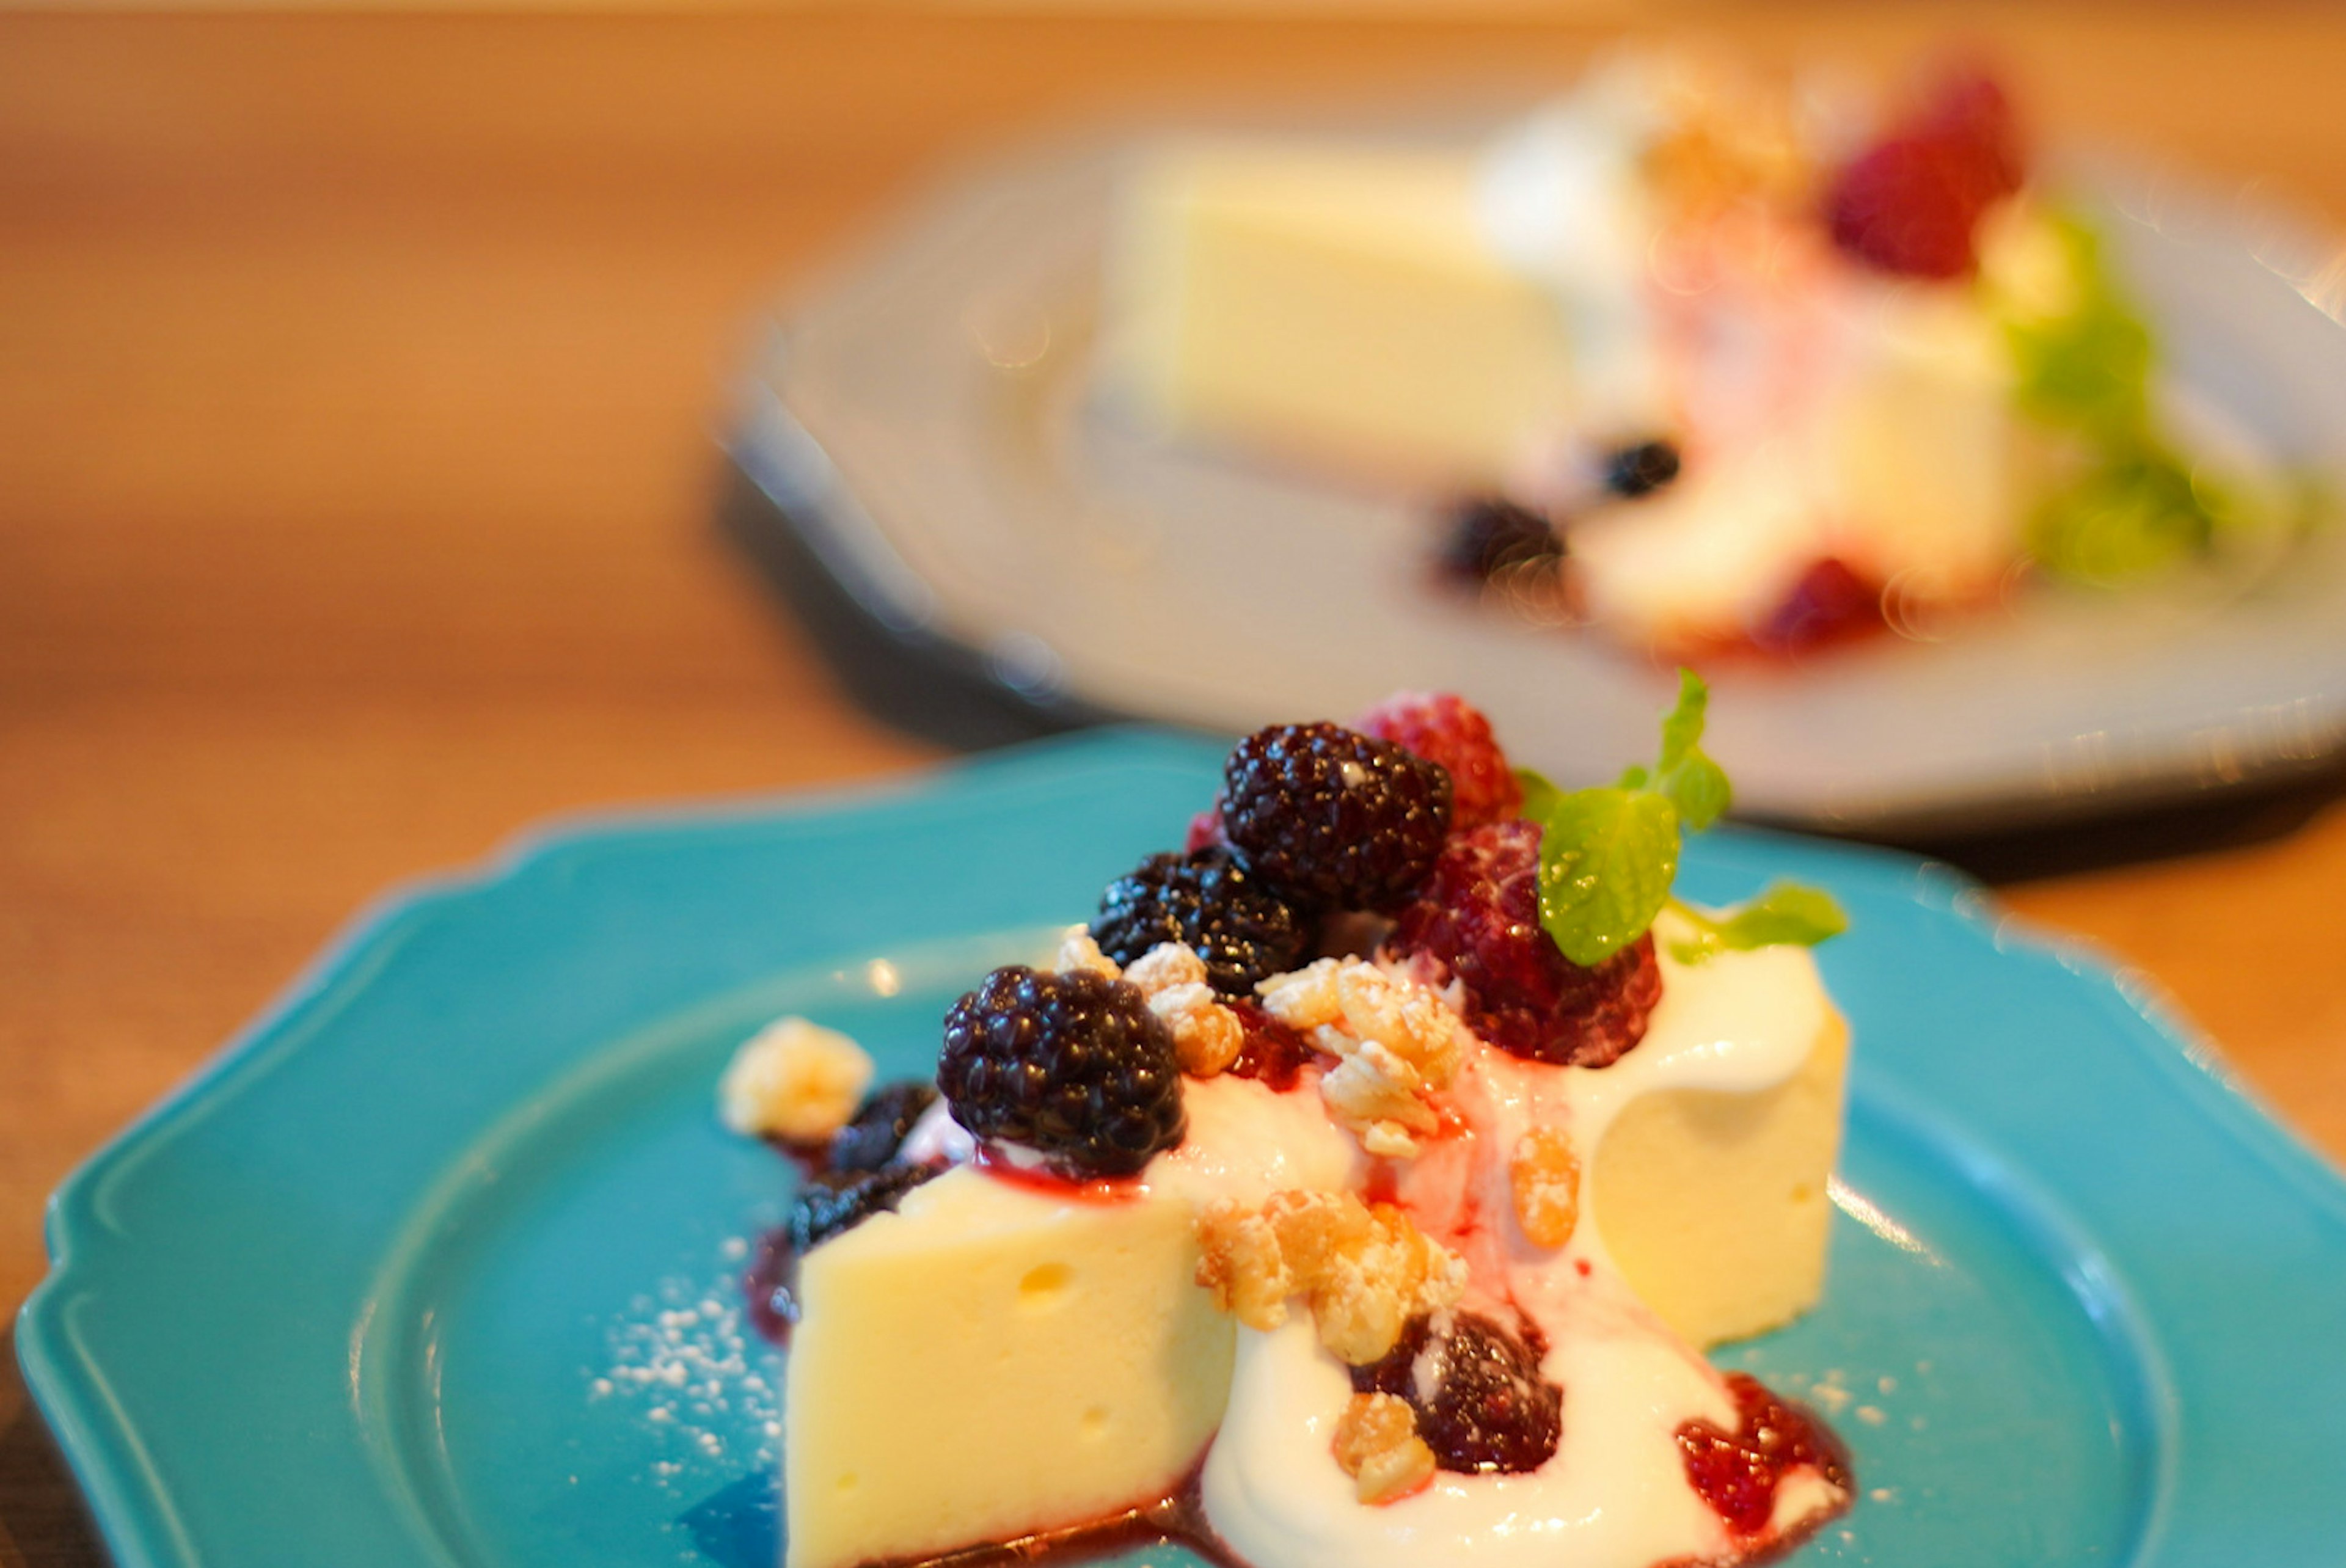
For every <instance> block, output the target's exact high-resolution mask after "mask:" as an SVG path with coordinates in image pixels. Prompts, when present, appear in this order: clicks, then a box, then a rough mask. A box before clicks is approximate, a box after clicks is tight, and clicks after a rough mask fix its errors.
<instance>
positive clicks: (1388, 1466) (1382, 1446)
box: [1335, 1394, 1434, 1502]
mask: <svg viewBox="0 0 2346 1568" xmlns="http://www.w3.org/2000/svg"><path fill="white" fill-rule="evenodd" d="M1335 1450H1336V1463H1337V1466H1338V1467H1339V1468H1340V1469H1341V1470H1342V1471H1343V1472H1344V1473H1345V1474H1346V1475H1349V1476H1351V1477H1352V1481H1353V1495H1354V1496H1356V1497H1358V1498H1359V1499H1360V1500H1361V1501H1362V1502H1392V1500H1393V1499H1394V1498H1397V1497H1405V1496H1407V1495H1408V1494H1409V1493H1411V1492H1415V1491H1416V1490H1417V1489H1418V1488H1419V1487H1421V1486H1423V1485H1424V1484H1425V1483H1426V1482H1427V1481H1431V1480H1433V1471H1434V1460H1433V1450H1432V1449H1430V1448H1428V1447H1426V1446H1425V1440H1424V1439H1423V1438H1421V1437H1419V1436H1418V1435H1417V1412H1416V1411H1414V1410H1411V1409H1410V1408H1409V1401H1408V1400H1404V1399H1403V1398H1401V1397H1400V1396H1399V1395H1397V1394H1354V1395H1353V1396H1352V1402H1351V1403H1350V1404H1348V1405H1346V1406H1345V1407H1344V1413H1343V1414H1342V1415H1341V1416H1339V1417H1338V1418H1337V1419H1336V1437H1335Z"/></svg>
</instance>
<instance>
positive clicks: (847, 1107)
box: [717, 1017, 872, 1144]
mask: <svg viewBox="0 0 2346 1568" xmlns="http://www.w3.org/2000/svg"><path fill="white" fill-rule="evenodd" d="M871 1083H872V1058H871V1057H869V1056H867V1055H865V1054H863V1048H862V1046H861V1045H858V1044H856V1043H855V1042H854V1041H852V1040H850V1039H849V1038H848V1037H847V1036H846V1035H844V1034H841V1033H839V1032H838V1031H837V1030H835V1029H825V1028H823V1027H822V1026H821V1024H819V1023H809V1022H807V1020H805V1019H803V1018H796V1017H792V1018H780V1019H777V1020H775V1021H774V1022H773V1023H770V1024H768V1025H766V1027H765V1028H763V1029H761V1030H760V1031H759V1032H758V1033H755V1034H753V1035H751V1036H750V1038H749V1039H748V1040H746V1041H744V1042H743V1043H742V1044H741V1048H740V1049H739V1050H738V1051H736V1052H734V1053H733V1060H732V1062H731V1063H730V1064H729V1065H728V1066H727V1067H726V1069H725V1075H724V1077H723V1078H721V1079H719V1081H718V1084H717V1114H718V1116H719V1118H720V1119H721V1120H722V1121H723V1122H724V1124H725V1125H727V1126H729V1127H730V1128H732V1129H733V1130H734V1131H735V1132H737V1133H742V1134H746V1135H749V1136H751V1137H775V1138H781V1139H784V1140H786V1141H788V1142H790V1143H797V1144H817V1143H821V1142H822V1140H824V1139H825V1138H828V1137H830V1136H831V1135H832V1134H833V1133H836V1132H837V1131H839V1129H840V1128H841V1127H843V1126H845V1125H847V1123H848V1120H849V1119H850V1118H851V1117H852V1116H853V1115H855V1107H856V1106H857V1105H859V1104H861V1103H862V1099H863V1091H864V1090H865V1089H866V1088H868V1087H870V1086H871Z"/></svg>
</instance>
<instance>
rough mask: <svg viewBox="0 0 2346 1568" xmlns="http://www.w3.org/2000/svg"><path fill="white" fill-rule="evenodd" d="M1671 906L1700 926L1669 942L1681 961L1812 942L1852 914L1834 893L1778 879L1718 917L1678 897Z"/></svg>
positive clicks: (1835, 932)
mask: <svg viewBox="0 0 2346 1568" xmlns="http://www.w3.org/2000/svg"><path fill="white" fill-rule="evenodd" d="M1671 906H1672V908H1674V909H1675V910H1676V911H1678V915H1679V917H1680V918H1682V919H1684V920H1685V921H1687V922H1688V923H1689V924H1690V925H1692V926H1693V927H1694V928H1695V932H1696V935H1695V936H1694V937H1693V938H1692V940H1690V941H1687V942H1675V943H1673V944H1672V945H1671V948H1670V956H1671V957H1673V958H1675V959H1677V960H1678V962H1680V963H1700V962H1703V960H1705V959H1707V958H1711V957H1715V956H1716V955H1718V954H1719V953H1721V952H1729V951H1730V950H1732V951H1734V952H1749V951H1750V950H1751V949H1753V948H1758V947H1785V946H1792V947H1814V946H1816V945H1817V943H1819V942H1823V941H1825V940H1826V939H1827V938H1829V937H1836V936H1839V935H1840V934H1841V932H1845V931H1847V930H1848V929H1849V916H1848V915H1846V914H1844V913H1842V912H1841V905H1840V904H1839V903H1837V902H1835V901H1834V900H1833V896H1832V895H1831V893H1829V892H1827V891H1824V890H1823V889H1822V888H1812V887H1809V886H1806V885H1805V884H1803V883H1800V882H1777V883H1775V884H1774V885H1772V886H1771V887H1770V888H1769V889H1768V891H1765V892H1763V893H1761V894H1760V896H1759V897H1758V898H1756V899H1753V900H1752V901H1750V902H1749V903H1747V904H1744V905H1742V906H1741V907H1740V908H1738V909H1734V910H1730V911H1728V912H1727V913H1725V914H1724V915H1720V916H1718V917H1713V916H1710V915H1707V914H1705V913H1703V912H1702V911H1700V910H1698V909H1695V908H1693V907H1691V906H1689V905H1687V904H1684V903H1679V902H1678V901H1676V900H1672V901H1671Z"/></svg>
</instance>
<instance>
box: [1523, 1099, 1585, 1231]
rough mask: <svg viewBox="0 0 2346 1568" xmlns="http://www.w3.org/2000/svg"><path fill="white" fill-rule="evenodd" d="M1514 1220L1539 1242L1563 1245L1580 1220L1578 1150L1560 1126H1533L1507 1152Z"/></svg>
mask: <svg viewBox="0 0 2346 1568" xmlns="http://www.w3.org/2000/svg"><path fill="white" fill-rule="evenodd" d="M1507 1186H1509V1187H1510V1188H1511V1189H1513V1191H1514V1194H1515V1223H1516V1224H1517V1225H1519V1226H1521V1227H1523V1232H1524V1235H1525V1237H1529V1238H1530V1239H1531V1241H1532V1242H1533V1243H1534V1244H1535V1245H1536V1246H1540V1247H1562V1246H1563V1245H1564V1244H1565V1243H1566V1242H1567V1241H1570V1240H1571V1239H1572V1233H1573V1231H1574V1230H1575V1229H1576V1228H1578V1227H1579V1224H1580V1156H1579V1155H1577V1154H1576V1153H1575V1152H1574V1150H1573V1147H1572V1138H1571V1135H1569V1134H1567V1133H1566V1132H1565V1131H1564V1129H1563V1128H1561V1127H1534V1128H1533V1129H1532V1130H1531V1131H1530V1132H1527V1133H1525V1135H1523V1136H1522V1137H1520V1138H1518V1139H1516V1140H1515V1149H1514V1152H1513V1153H1511V1154H1509V1155H1508V1156H1507Z"/></svg>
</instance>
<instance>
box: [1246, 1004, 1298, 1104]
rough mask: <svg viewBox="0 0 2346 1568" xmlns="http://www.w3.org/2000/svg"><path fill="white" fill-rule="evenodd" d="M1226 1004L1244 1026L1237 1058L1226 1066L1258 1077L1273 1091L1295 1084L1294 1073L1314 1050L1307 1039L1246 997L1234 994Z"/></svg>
mask: <svg viewBox="0 0 2346 1568" xmlns="http://www.w3.org/2000/svg"><path fill="white" fill-rule="evenodd" d="M1228 1005H1229V1010H1230V1011H1231V1012H1233V1013H1237V1014H1238V1015H1239V1023H1240V1024H1241V1025H1243V1026H1244V1028H1245V1030H1246V1044H1243V1045H1240V1046H1239V1054H1238V1058H1237V1060H1235V1061H1233V1062H1232V1063H1231V1064H1230V1065H1229V1071H1230V1072H1232V1073H1234V1074H1237V1075H1238V1076H1239V1077H1241V1078H1253V1079H1257V1080H1259V1081H1260V1083H1261V1084H1262V1086H1263V1087H1264V1088H1266V1089H1269V1090H1270V1091H1271V1092H1272V1093H1274V1094H1280V1095H1284V1094H1285V1093H1287V1091H1288V1090H1290V1089H1292V1088H1293V1087H1295V1075H1296V1074H1299V1073H1301V1071H1303V1068H1304V1065H1305V1064H1307V1063H1309V1062H1310V1061H1311V1058H1312V1056H1313V1055H1314V1054H1315V1053H1314V1052H1313V1051H1312V1049H1311V1042H1309V1041H1307V1040H1306V1039H1304V1038H1303V1036H1302V1035H1301V1034H1299V1033H1296V1032H1295V1031H1294V1030H1292V1029H1290V1028H1289V1027H1288V1026H1287V1025H1286V1024H1284V1023H1280V1021H1279V1020H1278V1019H1276V1018H1273V1017H1272V1016H1271V1015H1270V1013H1265V1012H1264V1011H1263V1010H1262V1009H1261V1007H1260V1006H1259V1005H1258V1004H1256V1003H1254V1002H1252V1001H1250V1000H1249V999H1248V998H1246V997H1243V996H1241V997H1238V998H1235V999H1234V1000H1232V1001H1231V1002H1229V1003H1228Z"/></svg>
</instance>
